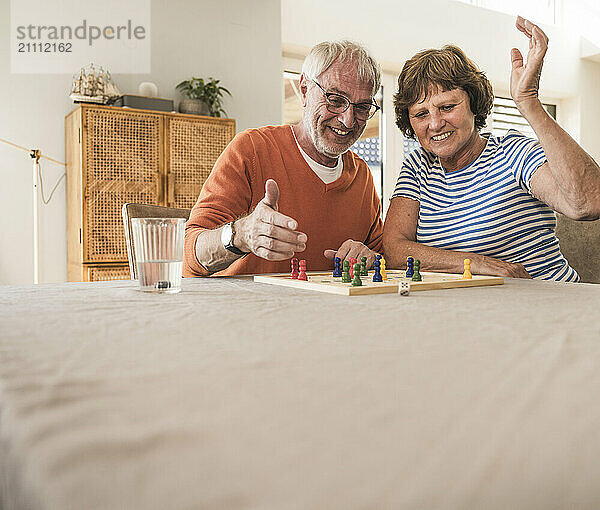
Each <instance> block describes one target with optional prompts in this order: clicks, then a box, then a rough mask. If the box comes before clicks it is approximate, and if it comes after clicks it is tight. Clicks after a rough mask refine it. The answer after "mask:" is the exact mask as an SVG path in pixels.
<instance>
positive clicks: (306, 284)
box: [254, 269, 504, 296]
mask: <svg viewBox="0 0 600 510" xmlns="http://www.w3.org/2000/svg"><path fill="white" fill-rule="evenodd" d="M386 274H387V280H384V281H383V282H373V281H372V280H373V271H369V274H368V276H361V281H362V283H363V284H362V286H360V287H354V286H352V285H351V284H350V283H342V279H341V278H339V277H335V278H334V277H333V276H332V273H331V272H308V273H307V275H306V276H307V277H308V279H307V280H306V281H303V280H297V279H292V278H291V276H290V274H289V273H281V274H270V275H255V276H254V281H255V282H261V283H268V284H271V285H281V286H283V287H294V288H298V289H305V290H313V291H317V292H329V293H332V294H342V295H344V296H359V295H365V294H394V293H403V292H402V291H403V289H407V288H409V289H410V291H411V292H413V291H419V290H434V289H452V288H457V287H482V286H487V285H502V284H503V283H504V278H501V277H499V276H482V275H473V276H472V277H471V278H470V279H464V278H463V275H462V274H450V273H431V272H427V271H422V272H421V277H422V280H421V281H420V282H415V281H412V280H411V278H406V277H405V271H403V270H395V269H387V270H386Z"/></svg>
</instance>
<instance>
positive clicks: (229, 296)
mask: <svg viewBox="0 0 600 510" xmlns="http://www.w3.org/2000/svg"><path fill="white" fill-rule="evenodd" d="M599 309H600V286H593V285H585V284H554V283H544V282H536V281H523V280H507V282H506V284H505V285H503V286H498V287H482V288H472V289H454V290H440V291H428V292H418V293H416V292H415V293H412V294H411V295H410V296H408V297H402V296H399V295H378V296H355V297H344V296H336V295H328V294H321V293H314V292H308V291H301V290H297V289H289V288H282V287H274V286H269V285H266V284H258V283H254V282H252V281H251V280H249V279H193V280H184V282H183V292H182V293H181V294H178V295H171V296H166V295H165V296H158V295H148V294H142V293H139V292H137V291H136V290H135V283H134V282H106V283H95V284H83V283H80V284H52V285H39V286H37V287H33V286H24V287H0V470H1V485H0V489H1V497H2V503H3V506H2V509H3V510H9V509H13V508H28V509H36V510H37V509H48V510H54V509H67V508H68V509H86V510H94V509H98V510H100V509H102V510H107V509H110V510H114V509H157V510H166V509H199V508H210V509H242V508H243V509H277V510H281V509H309V508H310V509H338V508H339V509H353V508H357V509H371V508H377V509H387V508H389V509H428V510H431V509H437V508H443V509H465V508H469V509H471V508H472V509H503V510H504V509H521V508H522V509H528V510H532V509H544V510H548V509H565V508H574V509H597V508H600V407H599V400H600V321H599V318H598V311H599Z"/></svg>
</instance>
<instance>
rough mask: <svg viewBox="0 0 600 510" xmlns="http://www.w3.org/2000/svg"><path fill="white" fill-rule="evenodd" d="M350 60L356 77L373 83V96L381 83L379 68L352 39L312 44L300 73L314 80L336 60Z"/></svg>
mask: <svg viewBox="0 0 600 510" xmlns="http://www.w3.org/2000/svg"><path fill="white" fill-rule="evenodd" d="M338 60H339V61H340V62H346V61H351V62H354V63H355V64H356V67H357V70H358V77H359V78H360V79H361V80H364V81H369V82H371V83H372V84H373V96H375V95H376V94H377V91H378V90H379V85H380V84H381V68H380V67H379V64H378V63H377V61H376V60H375V59H374V58H373V57H372V56H371V55H369V52H368V51H367V50H366V48H364V47H363V46H361V45H360V44H357V43H355V42H352V41H325V42H322V43H319V44H317V45H316V46H314V47H313V48H312V49H311V50H310V52H309V53H308V55H307V56H306V58H305V59H304V63H303V64H302V73H303V74H304V75H305V76H306V77H307V78H309V79H311V80H316V79H317V78H318V77H319V76H321V74H322V73H323V72H325V71H326V70H327V69H328V68H329V66H330V65H331V64H333V63H334V62H336V61H338Z"/></svg>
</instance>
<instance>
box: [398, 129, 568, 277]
mask: <svg viewBox="0 0 600 510" xmlns="http://www.w3.org/2000/svg"><path fill="white" fill-rule="evenodd" d="M482 136H484V137H485V138H487V139H488V142H487V144H486V146H485V149H484V150H483V152H482V153H481V154H480V155H479V157H478V158H477V159H476V160H475V161H473V162H472V163H471V164H469V165H467V166H466V167H464V168H461V169H460V170H457V171H455V172H449V173H446V172H445V171H444V168H443V167H442V165H441V163H440V161H439V159H438V157H437V156H435V154H432V153H430V152H427V151H425V150H423V148H421V147H419V148H418V149H415V150H414V151H412V152H411V153H410V154H409V155H408V157H407V158H406V159H405V161H404V164H403V165H402V170H401V171H400V175H399V177H398V182H397V183H396V189H395V190H394V194H393V195H392V198H395V197H407V198H411V199H413V200H416V201H418V202H419V203H420V208H419V219H418V223H417V242H419V243H423V244H426V245H428V246H434V247H436V248H443V249H446V250H454V251H467V252H475V253H480V254H482V255H487V256H489V257H495V258H498V259H501V260H504V261H506V262H513V263H517V262H518V263H521V264H523V266H525V269H526V270H527V272H528V273H529V274H530V275H531V276H532V277H533V278H539V279H542V280H557V281H566V282H575V281H579V275H578V274H577V272H576V271H575V270H574V269H573V268H572V267H570V266H569V264H568V262H567V260H566V259H565V258H564V256H563V255H562V253H561V252H560V247H559V245H558V239H557V237H556V234H555V229H556V215H555V214H554V211H553V210H552V209H550V208H549V207H548V206H547V205H546V204H544V203H543V202H541V201H539V200H538V199H537V198H535V197H534V196H533V195H532V194H531V189H530V187H529V181H530V179H531V176H532V175H533V173H534V172H535V170H536V169H537V168H538V167H539V166H540V165H541V164H543V163H544V162H545V161H546V156H545V154H544V150H543V149H542V147H541V145H540V143H539V142H538V141H537V140H534V139H531V138H527V137H525V136H523V135H522V134H521V133H519V132H518V131H514V130H510V131H508V133H507V134H506V135H505V136H504V137H502V138H497V137H495V136H494V135H491V134H487V133H486V134H483V135H482Z"/></svg>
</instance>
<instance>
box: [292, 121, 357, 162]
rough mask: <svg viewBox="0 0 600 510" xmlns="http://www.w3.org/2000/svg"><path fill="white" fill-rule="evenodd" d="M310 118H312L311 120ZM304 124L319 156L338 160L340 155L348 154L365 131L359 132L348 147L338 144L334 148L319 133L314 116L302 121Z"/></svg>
mask: <svg viewBox="0 0 600 510" xmlns="http://www.w3.org/2000/svg"><path fill="white" fill-rule="evenodd" d="M309 118H310V120H309ZM302 122H303V123H304V127H305V128H306V131H307V132H308V134H309V135H310V139H311V140H312V143H313V145H314V146H315V149H316V150H317V152H318V153H319V154H323V155H324V156H326V157H328V158H337V157H338V156H339V155H340V154H343V153H344V152H346V151H347V150H348V149H349V148H350V147H352V145H354V143H355V142H356V140H358V138H359V137H360V135H361V134H362V131H364V128H363V130H361V131H360V132H357V133H356V134H355V136H354V137H353V138H352V140H351V141H350V142H349V143H348V144H347V146H340V145H337V144H336V145H335V146H332V145H328V144H327V142H326V141H325V139H324V136H322V135H321V133H319V128H318V126H317V119H316V118H315V117H314V116H313V115H306V116H304V118H303V119H302ZM365 127H366V126H365ZM325 129H327V127H325ZM354 129H355V128H354Z"/></svg>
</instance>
